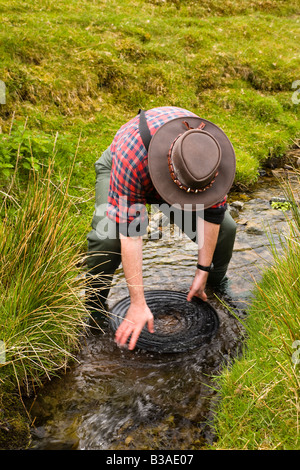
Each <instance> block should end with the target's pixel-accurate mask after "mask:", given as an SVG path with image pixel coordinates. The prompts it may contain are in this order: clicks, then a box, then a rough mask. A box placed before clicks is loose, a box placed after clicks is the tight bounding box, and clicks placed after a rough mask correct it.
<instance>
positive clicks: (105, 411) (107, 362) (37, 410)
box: [31, 178, 286, 450]
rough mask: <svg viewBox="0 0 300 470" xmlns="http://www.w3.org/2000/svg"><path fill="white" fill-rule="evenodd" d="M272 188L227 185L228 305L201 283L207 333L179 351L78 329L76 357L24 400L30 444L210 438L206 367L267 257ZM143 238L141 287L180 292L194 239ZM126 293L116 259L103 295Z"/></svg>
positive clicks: (79, 445) (236, 343) (226, 348)
mask: <svg viewBox="0 0 300 470" xmlns="http://www.w3.org/2000/svg"><path fill="white" fill-rule="evenodd" d="M280 196H282V191H281V190H280V189H279V188H278V185H277V184H276V183H275V182H274V181H273V179H269V178H266V179H265V182H264V183H263V185H260V186H259V187H258V189H256V190H255V191H254V192H253V193H252V194H247V195H246V194H245V195H244V194H241V193H239V194H231V195H230V203H231V208H232V211H233V212H234V216H235V220H236V222H237V226H238V231H237V237H236V243H235V248H234V253H233V258H232V262H231V265H230V268H229V271H228V276H229V278H230V280H231V295H232V299H233V303H232V304H230V305H232V306H231V307H230V309H231V310H230V309H228V308H226V305H224V304H223V301H225V303H226V302H227V301H228V298H225V299H224V300H223V301H222V300H219V298H216V297H215V295H214V293H213V292H209V291H208V292H207V293H208V295H209V302H211V304H212V305H213V306H214V307H215V308H216V310H217V312H218V315H219V320H220V327H219V330H218V332H217V334H216V336H215V337H214V338H213V339H212V340H211V341H210V343H209V344H205V345H203V346H202V347H200V348H199V349H196V350H193V351H192V352H189V353H177V354H157V353H149V352H145V351H140V350H135V351H133V352H130V351H128V350H126V349H119V348H118V347H117V346H116V344H115V343H114V340H113V335H112V334H111V332H110V331H109V330H106V332H105V334H98V335H90V336H88V337H87V338H85V341H84V344H83V348H82V351H81V353H80V354H79V355H78V358H77V359H78V362H77V363H75V364H74V365H73V366H72V367H71V368H70V370H69V371H68V372H67V374H66V375H64V376H62V377H61V378H57V379H54V380H52V381H51V382H50V383H49V384H47V385H46V386H45V387H44V388H43V389H42V390H40V391H39V394H38V397H37V398H36V399H35V401H34V404H33V406H32V409H31V416H32V418H33V419H34V426H33V428H32V443H31V448H32V449H93V450H97V449H100V450H104V449H106V450H107V449H109V450H117V449H138V450H143V449H151V450H163V449H168V450H170V449H176V450H178V449H183V450H187V449H195V450H197V449H201V448H203V447H205V445H206V444H207V443H209V442H211V441H212V440H213V439H214V432H213V412H214V406H215V403H216V401H217V400H218V393H217V391H216V388H215V383H214V379H213V377H214V376H215V375H217V374H218V372H219V371H220V370H221V368H222V367H223V365H224V364H226V363H228V362H229V361H232V360H233V358H234V357H235V356H236V354H238V352H239V350H240V347H241V344H242V341H243V336H244V332H243V327H242V324H241V322H240V321H239V319H238V318H236V315H237V316H238V317H240V318H244V316H245V310H246V309H247V305H248V303H249V300H250V298H251V290H252V288H253V285H254V280H259V279H260V276H261V268H263V267H265V266H266V265H267V264H268V263H269V262H270V261H271V260H272V257H271V254H270V251H269V249H268V245H269V239H268V236H266V234H265V233H264V228H268V226H269V227H270V228H271V229H272V233H273V236H274V241H275V242H276V240H277V236H276V234H275V233H274V228H275V227H276V230H278V231H279V232H281V233H282V232H283V231H284V229H285V226H286V222H285V215H284V213H283V212H281V211H279V210H275V209H272V208H271V205H270V199H271V198H272V197H280ZM235 201H239V203H238V204H235ZM240 203H242V204H240ZM234 206H237V208H236V207H234ZM241 206H243V207H242V208H241ZM166 229H168V228H162V230H166ZM175 232H176V231H175ZM144 243H145V249H144V282H145V288H146V289H162V288H163V289H169V290H177V291H183V292H187V291H188V289H189V286H190V285H191V282H192V280H193V276H194V273H195V263H196V257H197V254H196V245H195V244H194V243H192V242H191V241H189V239H187V238H186V237H184V236H181V235H179V234H178V233H177V234H176V233H174V234H172V231H171V236H170V237H169V238H168V239H166V237H164V236H163V237H162V238H161V239H156V240H145V241H144ZM127 295H128V291H127V287H126V283H125V280H124V277H123V272H122V270H121V269H120V270H119V271H118V272H117V273H116V276H115V279H114V286H113V288H112V290H111V294H110V299H109V301H110V305H111V306H112V305H113V304H114V303H116V302H117V301H118V300H120V299H122V298H123V297H125V296H127Z"/></svg>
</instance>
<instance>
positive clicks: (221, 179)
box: [148, 116, 236, 210]
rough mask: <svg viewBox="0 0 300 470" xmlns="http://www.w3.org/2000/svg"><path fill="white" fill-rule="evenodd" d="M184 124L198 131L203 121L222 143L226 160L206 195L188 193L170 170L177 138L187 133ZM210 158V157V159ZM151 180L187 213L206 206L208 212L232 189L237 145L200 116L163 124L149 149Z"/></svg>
mask: <svg viewBox="0 0 300 470" xmlns="http://www.w3.org/2000/svg"><path fill="white" fill-rule="evenodd" d="M183 121H186V122H188V124H189V125H190V127H193V128H197V127H198V126H199V125H200V124H201V122H203V123H204V124H205V128H204V130H205V131H206V132H209V133H210V134H211V135H212V136H213V137H215V139H216V140H217V141H218V143H219V145H220V147H221V150H222V158H221V163H220V166H219V168H218V176H217V177H216V179H215V182H214V183H213V185H212V186H211V187H210V188H208V189H206V190H205V191H203V192H199V193H197V194H195V193H187V192H186V191H184V190H182V189H180V188H179V187H178V186H177V185H176V184H175V183H174V182H173V180H172V178H171V175H170V172H169V167H168V152H169V149H170V146H171V144H172V142H173V141H174V139H175V138H176V137H177V136H178V135H179V134H181V133H183V132H185V131H186V130H187V128H186V126H185V124H184V123H183ZM208 157H209V156H208ZM148 165H149V172H150V177H151V180H152V182H153V185H154V187H155V189H156V190H157V192H158V193H159V195H160V196H161V197H162V198H163V200H164V201H166V202H167V203H168V204H170V205H174V204H179V205H180V206H181V207H182V208H183V206H185V207H184V208H185V209H186V210H196V205H199V204H203V206H204V209H207V208H209V207H211V206H213V205H214V204H217V203H219V202H221V201H222V200H223V199H224V197H225V195H226V194H227V193H228V191H229V190H230V188H231V186H232V183H233V181H234V177H235V169H236V160H235V152H234V149H233V146H232V144H231V142H230V140H229V139H228V137H227V136H226V134H225V133H224V132H223V131H222V129H220V128H219V127H218V126H217V125H215V124H213V123H212V122H210V121H207V120H206V119H202V118H200V117H189V116H187V117H180V118H175V119H172V120H171V121H168V122H166V123H165V124H163V125H162V126H161V127H160V128H159V129H158V130H157V131H156V133H155V134H154V135H153V137H152V139H151V142H150V146H149V150H148Z"/></svg>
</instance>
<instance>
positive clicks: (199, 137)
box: [170, 129, 222, 190]
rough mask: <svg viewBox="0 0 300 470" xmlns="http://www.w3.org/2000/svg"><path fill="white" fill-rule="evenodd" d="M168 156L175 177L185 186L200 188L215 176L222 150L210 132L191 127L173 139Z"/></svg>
mask: <svg viewBox="0 0 300 470" xmlns="http://www.w3.org/2000/svg"><path fill="white" fill-rule="evenodd" d="M170 157H171V161H172V164H173V169H174V173H175V175H176V179H177V180H179V181H180V183H181V184H182V185H183V186H185V187H187V188H191V189H199V190H201V189H203V188H204V187H206V186H207V185H208V184H210V183H211V182H212V180H213V178H214V177H215V176H216V173H217V171H218V167H219V165H220V161H221V157H222V152H221V148H220V145H219V144H218V142H217V141H216V139H215V138H214V137H213V136H212V135H211V134H210V133H208V132H206V131H203V130H200V129H191V130H188V131H186V132H185V133H183V134H181V135H179V136H178V137H177V138H176V139H175V141H174V142H173V146H172V150H171V155H170Z"/></svg>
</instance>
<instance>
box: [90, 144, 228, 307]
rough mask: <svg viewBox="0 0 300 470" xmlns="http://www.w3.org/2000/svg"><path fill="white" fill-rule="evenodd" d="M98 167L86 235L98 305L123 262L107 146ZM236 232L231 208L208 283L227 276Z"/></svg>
mask: <svg viewBox="0 0 300 470" xmlns="http://www.w3.org/2000/svg"><path fill="white" fill-rule="evenodd" d="M95 170H96V188H95V190H96V202H95V212H94V215H93V219H92V230H91V231H90V232H89V234H88V235H87V240H88V256H87V265H88V278H89V286H90V287H91V290H90V295H89V296H88V298H89V300H88V306H89V307H90V308H97V307H98V305H99V304H102V305H104V304H105V301H106V299H107V296H108V293H109V290H110V286H111V281H112V278H113V275H114V272H115V270H116V269H117V268H118V266H119V265H120V262H121V244H120V239H119V231H118V230H119V228H118V225H117V224H115V223H114V222H113V221H112V220H110V219H108V217H107V215H106V204H107V198H108V190H109V181H110V173H111V153H110V150H109V149H107V150H105V152H103V154H102V156H101V157H100V158H99V160H98V161H97V162H96V163H95ZM177 221H178V217H175V222H177ZM186 225H188V224H186ZM181 228H183V230H184V232H185V233H186V235H187V236H189V237H190V238H191V239H192V240H193V241H194V233H193V232H192V233H189V226H184V227H181ZM235 234H236V224H235V222H234V220H233V219H232V217H231V216H230V214H229V212H228V211H226V213H225V217H224V220H223V222H222V223H221V226H220V232H219V237H218V241H217V245H216V249H215V252H214V256H213V264H214V269H213V271H212V272H211V273H210V274H209V277H208V283H209V284H210V285H212V286H218V285H219V284H220V283H221V282H222V281H223V280H224V278H225V276H226V271H227V268H228V264H229V262H230V259H231V256H232V250H233V245H234V240H235ZM196 264H197V256H196V254H195V267H196Z"/></svg>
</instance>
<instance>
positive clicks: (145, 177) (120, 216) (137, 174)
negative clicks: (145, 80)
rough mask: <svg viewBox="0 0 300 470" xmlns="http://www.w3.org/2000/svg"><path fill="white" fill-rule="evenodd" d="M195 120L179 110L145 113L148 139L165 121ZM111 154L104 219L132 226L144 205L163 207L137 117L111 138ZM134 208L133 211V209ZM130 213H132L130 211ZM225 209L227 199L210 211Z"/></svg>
mask: <svg viewBox="0 0 300 470" xmlns="http://www.w3.org/2000/svg"><path fill="white" fill-rule="evenodd" d="M186 116H195V114H194V113H191V112H190V111H187V110H185V109H181V108H175V107H167V106H166V107H161V108H154V109H151V110H148V111H146V118H147V123H148V127H149V130H150V133H151V135H152V136H153V135H154V134H155V132H156V130H157V129H158V128H159V127H160V126H162V125H163V124H165V123H166V122H167V121H170V120H172V119H175V118H178V117H186ZM110 150H111V153H112V172H111V177H110V188H109V193H108V207H107V216H108V217H109V218H110V219H112V220H114V221H116V222H117V223H128V224H129V223H131V222H132V221H133V220H134V219H135V217H136V213H137V208H139V207H140V208H141V210H142V208H143V207H145V205H146V204H154V203H157V204H159V203H163V202H164V201H163V200H162V198H161V197H160V195H159V194H158V192H157V191H156V189H155V188H154V186H153V183H152V181H151V178H150V174H149V168H148V153H147V150H146V148H145V146H144V144H143V141H142V138H141V136H140V133H139V115H137V116H136V117H134V118H133V119H131V120H130V121H129V122H127V123H126V124H124V125H123V126H122V127H121V128H120V129H119V131H118V132H117V134H116V135H115V137H114V140H113V142H112V144H111V146H110ZM133 206H134V208H133ZM130 208H131V209H132V210H131V209H130ZM214 209H216V211H217V212H218V213H219V212H220V209H223V210H221V212H222V213H223V212H224V211H225V209H226V197H225V198H224V200H223V201H222V202H220V203H219V204H216V205H215V206H212V207H211V209H209V210H210V211H211V210H214Z"/></svg>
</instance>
